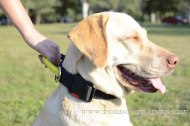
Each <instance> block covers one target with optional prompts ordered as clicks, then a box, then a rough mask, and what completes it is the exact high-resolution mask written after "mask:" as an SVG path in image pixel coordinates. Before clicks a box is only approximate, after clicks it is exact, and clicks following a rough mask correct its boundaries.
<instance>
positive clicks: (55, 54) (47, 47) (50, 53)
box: [33, 39, 61, 66]
mask: <svg viewBox="0 0 190 126" xmlns="http://www.w3.org/2000/svg"><path fill="white" fill-rule="evenodd" d="M33 48H34V49H35V50H36V51H38V52H39V53H40V54H41V55H39V59H40V61H41V62H42V56H44V57H46V58H47V59H48V60H49V61H50V62H52V63H53V64H54V65H56V66H58V65H59V62H60V59H61V54H60V49H59V46H58V45H57V44H55V43H54V42H53V41H51V40H49V39H45V40H44V41H42V42H39V43H38V44H36V45H35V46H34V47H33ZM42 63H43V62H42Z"/></svg>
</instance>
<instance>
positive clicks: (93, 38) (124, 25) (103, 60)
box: [68, 12, 179, 97]
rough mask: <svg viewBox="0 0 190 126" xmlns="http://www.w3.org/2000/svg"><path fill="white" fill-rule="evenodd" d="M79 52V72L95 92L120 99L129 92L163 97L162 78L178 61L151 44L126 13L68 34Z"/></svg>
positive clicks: (99, 17) (90, 21) (93, 20)
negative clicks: (158, 94) (89, 82)
mask: <svg viewBox="0 0 190 126" xmlns="http://www.w3.org/2000/svg"><path fill="white" fill-rule="evenodd" d="M68 37H69V39H70V40H71V41H72V42H73V43H74V45H75V46H76V47H77V48H78V49H79V50H80V52H81V54H82V55H83V56H81V57H80V58H79V61H78V62H77V64H76V66H77V67H76V68H77V71H78V72H79V73H80V74H81V75H82V76H83V77H84V78H85V79H87V80H88V81H91V82H92V83H94V85H95V86H96V88H98V89H99V90H102V91H104V92H105V93H109V94H113V95H115V96H117V97H124V96H125V95H126V94H128V92H129V91H131V90H135V91H140V92H156V91H157V90H159V91H161V92H162V93H164V92H165V91H166V88H165V86H164V85H163V84H162V82H161V81H160V77H161V76H166V75H169V74H171V72H172V71H173V69H174V68H175V66H176V64H177V63H178V62H179V58H178V57H177V56H175V55H174V54H172V53H171V52H169V51H167V50H166V49H163V48H161V47H159V46H157V45H155V44H154V43H152V42H151V41H150V40H149V39H148V37H147V32H146V30H145V29H143V28H142V27H141V26H140V25H139V24H138V23H137V22H136V21H135V20H134V19H133V18H132V17H130V16H129V15H127V14H124V13H116V12H103V13H98V14H94V15H91V16H89V17H87V18H86V19H84V20H83V21H81V22H80V23H79V24H78V25H77V26H76V27H75V28H73V29H72V30H71V31H70V33H69V34H68Z"/></svg>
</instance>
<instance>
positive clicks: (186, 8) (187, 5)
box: [180, 0, 190, 24]
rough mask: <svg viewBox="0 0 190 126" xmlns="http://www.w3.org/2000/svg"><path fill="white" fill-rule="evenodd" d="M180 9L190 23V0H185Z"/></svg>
mask: <svg viewBox="0 0 190 126" xmlns="http://www.w3.org/2000/svg"><path fill="white" fill-rule="evenodd" d="M180 10H181V12H182V13H183V14H184V16H185V17H187V19H188V22H189V24H190V0H183V3H182V5H181V8H180Z"/></svg>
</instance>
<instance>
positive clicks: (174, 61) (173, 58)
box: [167, 55, 179, 69]
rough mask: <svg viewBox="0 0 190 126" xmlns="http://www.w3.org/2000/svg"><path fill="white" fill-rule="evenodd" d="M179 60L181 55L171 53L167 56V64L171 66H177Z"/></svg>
mask: <svg viewBox="0 0 190 126" xmlns="http://www.w3.org/2000/svg"><path fill="white" fill-rule="evenodd" d="M178 62H179V57H177V56H175V55H170V56H168V57H167V64H168V66H169V67H170V68H172V69H173V68H175V66H176V65H177V64H178Z"/></svg>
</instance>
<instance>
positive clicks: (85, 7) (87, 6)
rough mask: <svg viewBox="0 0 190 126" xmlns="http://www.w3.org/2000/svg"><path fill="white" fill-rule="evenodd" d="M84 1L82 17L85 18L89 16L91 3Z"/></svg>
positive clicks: (82, 0)
mask: <svg viewBox="0 0 190 126" xmlns="http://www.w3.org/2000/svg"><path fill="white" fill-rule="evenodd" d="M81 2H82V17H83V19H84V18H86V17H87V16H88V10H89V4H88V2H87V1H86V0H81Z"/></svg>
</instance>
